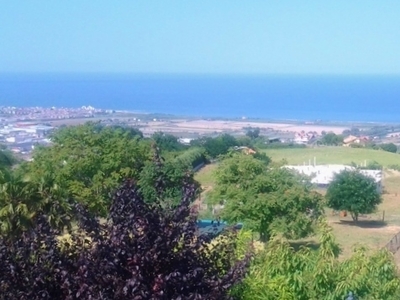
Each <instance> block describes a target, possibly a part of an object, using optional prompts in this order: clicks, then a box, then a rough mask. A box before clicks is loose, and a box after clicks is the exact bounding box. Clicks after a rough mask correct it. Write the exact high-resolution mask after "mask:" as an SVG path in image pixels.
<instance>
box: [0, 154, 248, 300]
mask: <svg viewBox="0 0 400 300" xmlns="http://www.w3.org/2000/svg"><path fill="white" fill-rule="evenodd" d="M157 165H160V161H159V160H158V161H157ZM155 184H156V189H157V191H158V195H162V194H163V193H164V192H163V191H164V189H165V188H166V186H165V182H164V181H163V180H162V178H161V179H160V180H158V181H157V182H156V183H155ZM195 194H196V185H195V184H194V182H193V179H192V176H191V175H188V176H187V177H186V178H185V181H184V183H183V185H182V201H181V203H180V204H179V205H178V206H177V207H175V208H173V209H172V208H165V207H162V206H161V205H160V203H159V202H158V201H156V202H155V203H153V204H146V202H144V200H143V198H142V196H141V195H140V192H139V189H138V187H137V186H136V184H135V183H134V182H133V181H132V180H126V181H124V183H123V184H122V186H121V187H120V188H119V189H118V190H117V191H116V192H115V194H114V196H113V199H112V205H111V208H110V210H109V214H108V218H107V222H106V223H104V224H102V223H100V222H99V221H98V220H97V219H95V218H93V217H92V215H91V214H89V213H88V212H87V211H86V210H85V209H83V208H82V207H81V206H80V205H75V212H76V214H77V216H78V219H79V223H78V231H76V232H72V233H71V235H70V236H69V238H68V239H66V240H64V241H63V242H62V247H61V245H60V244H59V243H60V242H59V239H58V232H57V231H55V230H53V229H51V227H50V226H49V224H48V221H47V220H48V218H47V216H46V215H41V214H38V215H37V216H36V218H35V227H34V228H33V229H32V230H30V231H28V232H25V233H23V234H21V235H19V236H18V238H17V239H15V240H8V239H4V238H1V239H0V299H8V300H13V299H29V300H30V299H32V300H35V299H138V300H139V299H166V300H170V299H210V300H212V299H221V300H222V299H231V298H232V297H231V296H230V295H229V293H230V290H231V288H232V287H233V286H234V285H235V284H237V283H239V282H240V281H241V280H242V279H243V277H244V276H245V274H246V269H247V265H248V262H249V256H245V258H244V259H243V260H240V261H236V260H235V259H234V254H235V248H234V247H235V243H228V244H225V243H224V244H221V245H217V246H216V247H213V248H212V249H210V248H209V247H207V243H208V242H209V238H208V237H205V236H199V235H198V231H197V225H196V216H195V215H192V214H191V210H190V204H191V203H192V201H193V199H194V196H195ZM68 240H70V241H72V243H68Z"/></svg>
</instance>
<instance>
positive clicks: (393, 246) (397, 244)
mask: <svg viewBox="0 0 400 300" xmlns="http://www.w3.org/2000/svg"><path fill="white" fill-rule="evenodd" d="M385 248H386V249H388V250H389V251H390V252H392V253H393V254H395V253H396V252H397V251H398V250H399V249H400V232H399V233H397V234H396V235H395V236H394V237H392V239H391V240H390V241H389V243H387V244H386V246H385Z"/></svg>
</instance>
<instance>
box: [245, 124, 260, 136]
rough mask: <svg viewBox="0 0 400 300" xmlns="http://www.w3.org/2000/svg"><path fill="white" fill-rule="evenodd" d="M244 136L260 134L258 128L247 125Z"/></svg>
mask: <svg viewBox="0 0 400 300" xmlns="http://www.w3.org/2000/svg"><path fill="white" fill-rule="evenodd" d="M246 136H248V137H249V138H251V139H256V138H258V137H259V136H260V128H258V127H257V128H252V127H249V128H248V129H247V131H246Z"/></svg>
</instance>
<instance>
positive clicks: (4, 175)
mask: <svg viewBox="0 0 400 300" xmlns="http://www.w3.org/2000/svg"><path fill="white" fill-rule="evenodd" d="M38 211H46V213H47V217H48V221H49V223H50V224H51V225H52V226H53V227H55V228H64V226H67V227H68V226H69V225H70V224H71V218H70V214H69V212H70V201H69V200H68V198H67V196H66V193H65V188H64V187H63V186H59V185H57V184H55V183H54V180H53V179H52V178H50V177H40V178H35V179H31V178H28V177H23V176H21V175H20V174H17V173H15V172H13V171H12V170H7V169H4V170H2V171H0V224H1V226H0V233H1V235H3V236H6V237H8V238H13V237H15V236H18V235H19V234H21V232H23V231H26V230H27V229H29V228H30V227H31V226H32V222H33V219H34V218H35V216H36V215H37V212H38Z"/></svg>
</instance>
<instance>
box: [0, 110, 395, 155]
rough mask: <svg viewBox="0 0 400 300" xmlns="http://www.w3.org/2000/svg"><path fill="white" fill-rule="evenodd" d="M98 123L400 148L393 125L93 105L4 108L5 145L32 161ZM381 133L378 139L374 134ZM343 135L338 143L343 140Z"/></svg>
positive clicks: (1, 139) (191, 135) (186, 136)
mask: <svg viewBox="0 0 400 300" xmlns="http://www.w3.org/2000/svg"><path fill="white" fill-rule="evenodd" d="M87 121H98V122H101V123H102V124H105V125H119V126H121V125H122V126H131V127H135V128H137V129H139V130H141V131H142V132H143V134H144V136H147V137H150V136H151V135H152V134H153V133H155V132H164V133H169V134H172V135H174V136H176V137H177V138H178V140H179V141H180V142H181V143H183V144H189V143H190V141H192V140H194V139H197V138H199V137H202V136H214V137H215V136H217V135H219V134H222V133H228V134H231V135H233V136H241V135H245V134H246V133H247V132H248V131H249V130H255V132H257V135H259V136H260V137H264V139H265V142H266V143H282V144H288V143H290V144H293V145H304V146H318V145H320V144H325V145H336V146H338V145H343V146H348V147H363V146H365V145H367V144H372V143H389V142H390V143H395V144H399V134H398V133H397V131H400V129H396V128H394V127H393V126H390V127H388V126H386V127H385V126H381V127H382V128H381V129H379V130H380V131H379V130H378V131H379V132H378V133H376V131H377V129H376V128H375V129H374V128H372V129H371V128H366V129H364V130H363V131H360V130H359V129H357V130H354V129H353V130H350V129H349V128H346V127H344V126H328V125H318V124H310V123H309V122H304V123H296V124H287V123H270V122H255V121H250V120H227V121H221V120H210V119H198V118H192V119H188V118H185V119H183V118H179V117H171V116H167V117H165V116H161V117H160V116H158V115H157V116H156V115H152V114H135V113H130V112H122V111H114V110H105V109H98V108H94V107H92V106H82V107H79V108H64V107H61V108H57V107H50V108H44V107H0V143H1V144H4V145H5V146H6V147H7V148H8V149H9V150H11V151H12V152H14V153H16V154H18V155H19V156H20V157H21V158H22V159H27V160H29V159H30V157H31V153H32V150H33V149H34V148H35V146H37V145H44V146H46V145H49V144H50V143H51V141H50V139H49V134H50V133H51V132H53V131H54V130H55V129H57V128H58V127H60V126H65V125H76V124H81V123H85V122H87ZM374 133H375V134H377V135H374ZM339 135H340V136H341V137H340V138H339V139H338V136H339Z"/></svg>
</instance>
